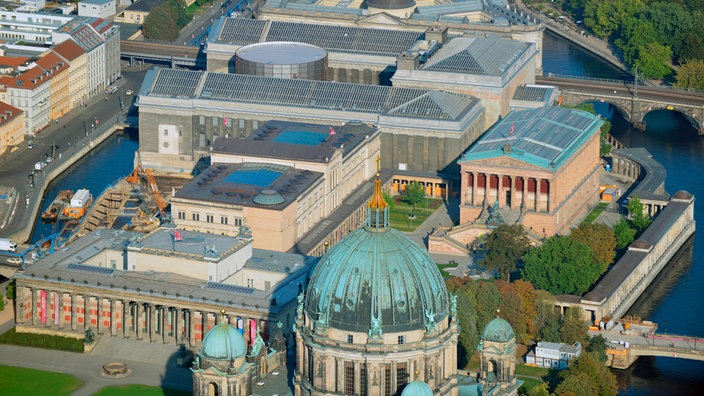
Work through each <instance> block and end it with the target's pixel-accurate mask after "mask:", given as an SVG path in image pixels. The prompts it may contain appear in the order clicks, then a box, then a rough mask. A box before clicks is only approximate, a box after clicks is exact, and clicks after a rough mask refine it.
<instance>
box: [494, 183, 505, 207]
mask: <svg viewBox="0 0 704 396" xmlns="http://www.w3.org/2000/svg"><path fill="white" fill-rule="evenodd" d="M503 187H504V175H496V200H497V201H499V208H503V207H504V206H505V205H506V200H505V199H504V198H505V197H504V196H503V195H504V194H503Z"/></svg>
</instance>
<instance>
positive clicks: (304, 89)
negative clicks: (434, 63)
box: [139, 68, 481, 121]
mask: <svg viewBox="0 0 704 396" xmlns="http://www.w3.org/2000/svg"><path fill="white" fill-rule="evenodd" d="M139 94H140V96H153V97H167V98H177V99H194V98H197V99H203V100H220V101H226V102H236V103H259V104H267V105H274V106H277V105H282V106H292V107H300V108H308V109H321V110H343V111H345V110H348V111H355V112H363V113H371V114H380V115H381V114H385V115H392V116H399V117H407V118H416V119H427V120H443V121H456V120H459V119H461V118H462V116H464V115H465V114H466V113H467V112H468V111H470V110H471V109H472V108H474V107H475V106H481V104H480V102H479V100H478V99H477V98H474V97H472V96H468V95H463V94H459V93H455V92H449V91H435V90H428V89H417V88H401V87H388V86H380V85H366V84H353V83H340V82H334V81H315V80H301V79H287V78H274V77H262V76H249V75H241V74H229V73H212V72H203V71H188V70H178V69H160V68H154V69H151V70H149V71H148V72H147V74H146V76H145V78H144V81H143V83H142V87H141V88H140V92H139Z"/></svg>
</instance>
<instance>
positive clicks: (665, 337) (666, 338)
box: [589, 328, 704, 369]
mask: <svg viewBox="0 0 704 396" xmlns="http://www.w3.org/2000/svg"><path fill="white" fill-rule="evenodd" d="M598 334H600V335H601V336H603V337H604V338H606V340H607V341H608V346H609V348H608V349H607V354H608V355H609V358H610V359H609V363H610V366H611V367H614V368H618V369H627V368H628V367H630V366H631V364H633V362H635V361H636V360H638V358H639V357H640V356H660V357H668V358H675V359H690V360H699V361H704V338H699V337H689V336H682V335H673V334H655V333H654V332H650V333H643V334H627V333H624V332H623V331H622V330H619V329H618V328H617V329H616V330H611V331H603V330H602V331H589V335H590V336H596V335H598Z"/></svg>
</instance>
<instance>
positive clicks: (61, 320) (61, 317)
mask: <svg viewBox="0 0 704 396" xmlns="http://www.w3.org/2000/svg"><path fill="white" fill-rule="evenodd" d="M56 293H57V295H58V296H59V298H58V304H57V305H58V307H57V310H56V312H57V315H59V316H58V321H57V322H56V326H57V327H58V329H59V330H63V329H64V293H63V292H62V291H58V292H56Z"/></svg>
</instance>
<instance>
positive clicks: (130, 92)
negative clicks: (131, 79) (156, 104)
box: [125, 89, 134, 95]
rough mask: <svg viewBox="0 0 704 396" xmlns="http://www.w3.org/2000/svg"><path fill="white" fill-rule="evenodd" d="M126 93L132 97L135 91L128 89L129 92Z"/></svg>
mask: <svg viewBox="0 0 704 396" xmlns="http://www.w3.org/2000/svg"><path fill="white" fill-rule="evenodd" d="M125 93H126V94H127V95H132V94H133V93H134V91H133V90H131V89H128V90H127V91H125Z"/></svg>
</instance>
